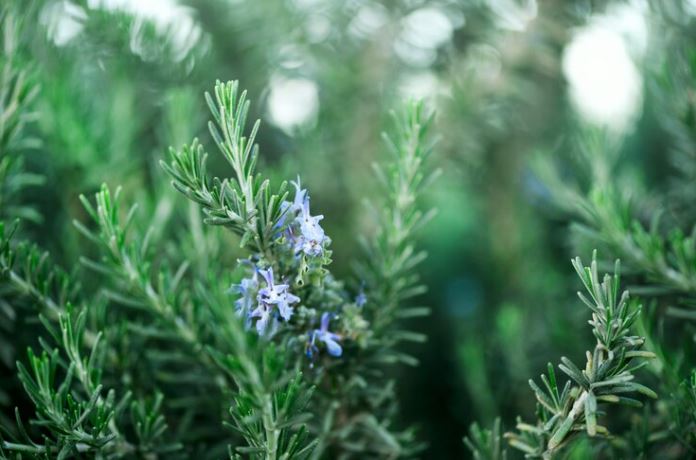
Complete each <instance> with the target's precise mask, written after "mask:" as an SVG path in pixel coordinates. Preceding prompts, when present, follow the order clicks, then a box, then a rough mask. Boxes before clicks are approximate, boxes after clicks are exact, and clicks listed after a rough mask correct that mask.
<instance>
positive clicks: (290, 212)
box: [230, 177, 357, 360]
mask: <svg viewBox="0 0 696 460" xmlns="http://www.w3.org/2000/svg"><path fill="white" fill-rule="evenodd" d="M292 184H293V185H294V187H295V197H294V199H293V201H284V202H283V203H282V204H281V211H282V213H283V214H282V217H281V219H280V221H279V222H278V223H277V224H276V228H277V229H278V230H279V232H278V233H277V238H278V240H279V242H280V246H278V247H280V248H283V247H284V248H286V249H287V251H288V253H289V254H291V257H290V259H291V260H290V261H286V263H283V262H280V267H285V269H284V270H283V273H285V274H287V272H288V271H290V272H293V271H295V270H297V271H299V272H302V268H298V266H297V263H298V261H299V263H300V265H299V267H302V266H304V265H303V264H304V263H305V262H304V261H306V260H308V259H307V258H311V259H312V260H315V261H318V263H319V264H320V265H323V264H325V263H326V261H322V260H323V259H320V258H321V257H322V256H325V255H327V253H326V250H327V247H328V245H329V244H330V239H329V238H328V237H327V236H326V234H325V233H324V229H323V228H322V227H321V225H320V224H319V222H320V221H321V220H322V219H323V216H320V215H319V216H312V215H311V213H310V210H309V194H308V193H307V190H306V189H303V188H302V186H301V183H300V179H299V177H298V178H297V181H296V182H295V181H293V182H292ZM282 252H283V250H282V249H281V251H280V259H281V260H282ZM276 255H279V254H276ZM242 263H244V264H248V265H250V266H251V271H252V273H251V275H250V276H248V277H246V278H243V279H242V280H241V281H240V282H239V284H235V285H233V286H232V288H231V289H230V292H232V293H234V294H237V295H238V298H237V300H236V301H235V309H236V311H237V314H238V315H240V316H241V317H243V318H245V320H246V321H247V323H246V324H247V328H251V327H252V326H255V327H256V331H257V332H258V334H259V335H261V336H264V337H271V336H273V335H275V334H276V332H278V330H279V328H280V325H281V323H286V324H287V323H288V322H289V321H290V319H291V318H292V317H293V314H294V313H295V308H296V307H297V306H298V304H299V303H300V300H301V299H300V297H298V296H297V295H295V294H293V293H292V292H291V291H290V289H291V286H290V284H288V283H286V282H285V281H281V280H277V279H276V278H275V276H274V272H273V266H268V268H260V267H259V263H258V260H257V262H252V261H251V260H246V261H243V262H242ZM261 266H265V264H261ZM325 276H330V275H328V272H326V273H325V275H324V276H323V277H322V279H323V280H324V281H322V283H320V286H323V287H322V288H321V289H326V285H325ZM282 279H283V280H284V279H287V278H282ZM329 290H331V289H329ZM356 301H357V300H356ZM334 316H335V315H334V314H333V313H329V312H324V313H323V314H322V315H321V321H320V326H319V328H313V327H312V326H310V332H309V334H306V333H305V337H308V338H307V345H306V354H307V356H308V357H309V358H310V359H312V360H313V359H314V358H315V356H316V355H317V353H318V352H319V347H318V344H319V343H323V344H324V345H325V346H326V349H327V352H328V354H329V355H331V356H335V357H338V356H341V355H342V353H343V349H342V347H341V345H340V344H339V342H340V340H341V335H339V334H336V333H334V332H331V331H329V323H330V321H331V319H332V318H333V317H334ZM298 323H299V324H298V326H299V328H300V329H304V330H305V331H306V328H307V325H306V323H303V322H302V320H299V321H298ZM298 332H300V333H302V330H300V331H298Z"/></svg>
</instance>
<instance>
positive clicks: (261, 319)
mask: <svg viewBox="0 0 696 460" xmlns="http://www.w3.org/2000/svg"><path fill="white" fill-rule="evenodd" d="M249 318H258V320H257V321H256V331H257V332H258V333H259V335H262V336H263V335H273V333H274V332H275V330H276V329H277V327H278V320H277V319H276V318H275V316H274V314H273V307H272V306H271V305H266V304H262V303H260V304H258V306H257V307H256V309H255V310H254V311H252V312H251V314H249ZM269 326H270V328H269Z"/></svg>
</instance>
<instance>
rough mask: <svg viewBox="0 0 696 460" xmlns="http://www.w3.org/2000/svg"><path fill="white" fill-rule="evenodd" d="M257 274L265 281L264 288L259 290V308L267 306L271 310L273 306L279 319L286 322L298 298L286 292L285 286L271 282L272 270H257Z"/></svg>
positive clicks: (286, 287) (286, 286)
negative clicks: (276, 309) (276, 308)
mask: <svg viewBox="0 0 696 460" xmlns="http://www.w3.org/2000/svg"><path fill="white" fill-rule="evenodd" d="M259 273H260V274H261V276H262V277H263V279H264V281H266V287H264V288H261V289H259V293H258V295H257V300H258V302H259V306H262V305H263V306H267V307H269V308H272V306H273V305H276V306H277V307H278V313H279V314H280V316H281V318H283V319H284V320H285V321H288V320H289V319H290V317H292V313H293V309H292V307H291V305H292V304H294V303H297V302H299V301H300V298H299V297H297V296H296V295H293V294H292V293H290V292H289V291H288V288H289V286H288V285H287V284H275V281H274V280H273V268H269V269H268V270H259Z"/></svg>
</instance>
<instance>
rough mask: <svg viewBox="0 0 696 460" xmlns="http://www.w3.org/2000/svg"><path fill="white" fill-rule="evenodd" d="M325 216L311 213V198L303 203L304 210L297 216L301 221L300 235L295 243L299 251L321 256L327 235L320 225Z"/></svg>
mask: <svg viewBox="0 0 696 460" xmlns="http://www.w3.org/2000/svg"><path fill="white" fill-rule="evenodd" d="M323 218H324V216H312V215H311V214H310V213H309V198H307V199H306V200H305V202H304V203H303V204H302V212H301V213H300V215H299V216H298V217H297V220H298V221H299V223H300V235H299V237H298V238H297V241H296V243H295V250H296V251H297V252H300V251H301V252H304V253H305V254H307V255H308V256H314V257H316V256H320V255H321V254H322V253H323V252H324V241H325V240H326V235H325V234H324V229H323V228H321V226H320V225H319V221H321V220H322V219H323Z"/></svg>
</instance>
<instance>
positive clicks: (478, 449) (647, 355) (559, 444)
mask: <svg viewBox="0 0 696 460" xmlns="http://www.w3.org/2000/svg"><path fill="white" fill-rule="evenodd" d="M573 266H574V268H575V270H576V272H577V274H578V276H579V277H580V280H581V281H582V284H583V286H584V287H585V290H586V291H587V295H586V294H583V293H582V292H578V296H579V297H580V299H581V300H582V302H583V303H584V304H585V305H586V306H587V307H588V308H589V309H590V311H591V312H592V319H591V320H590V321H589V324H590V325H591V326H592V334H593V335H594V337H595V339H596V344H595V346H594V350H592V351H589V350H588V351H587V352H586V362H585V366H584V368H583V369H581V368H580V367H578V366H577V365H576V364H575V363H573V361H571V360H570V359H568V358H566V357H562V358H561V363H560V364H559V365H558V368H559V369H560V370H561V371H562V372H563V373H564V374H566V375H567V376H568V377H569V380H568V381H566V383H565V384H563V385H561V384H560V383H559V381H558V380H557V378H556V372H555V370H554V367H553V365H551V364H550V363H549V365H548V373H547V374H546V375H544V374H542V375H541V382H542V385H539V384H538V383H537V382H535V381H534V380H531V379H530V380H529V385H530V387H531V388H532V390H533V392H534V396H535V398H536V401H537V420H536V421H535V422H534V423H526V422H523V421H522V420H521V419H518V422H517V432H511V433H507V434H505V437H506V438H507V439H508V442H509V443H510V445H511V446H512V447H514V448H516V449H519V450H521V451H522V452H524V453H525V456H526V457H527V458H545V459H546V458H555V457H557V456H558V454H559V452H560V451H561V450H562V449H563V448H564V447H566V446H568V445H569V444H570V443H571V442H572V441H573V440H574V439H577V438H578V437H579V436H580V435H581V434H582V433H585V434H586V435H587V436H589V437H602V438H606V437H608V436H609V431H608V429H607V428H606V427H605V426H604V425H601V424H599V423H598V416H599V415H600V414H602V412H601V411H600V410H599V407H600V404H607V405H615V404H623V405H627V406H632V407H642V402H641V401H640V400H638V399H635V398H633V397H632V396H633V395H634V394H642V395H645V396H648V397H651V398H657V394H655V392H654V391H653V390H651V389H649V388H648V387H646V386H645V385H642V384H640V383H638V382H635V372H636V371H637V370H638V369H640V368H642V367H644V366H646V365H647V364H648V362H649V361H648V360H649V359H652V358H655V354H654V353H652V352H650V351H645V350H643V349H642V348H643V345H644V343H645V338H643V337H639V336H636V335H633V334H632V333H631V327H632V326H633V325H634V323H635V322H636V320H637V318H638V316H639V315H640V311H641V307H640V306H638V305H635V303H633V302H631V301H630V300H629V295H628V291H623V293H621V294H620V292H621V291H620V275H619V262H618V261H617V262H616V266H615V269H614V275H613V276H611V275H609V274H606V275H604V278H603V279H601V280H600V277H599V274H598V270H597V259H596V253H595V254H593V256H592V263H591V264H590V266H589V267H586V266H583V264H582V261H581V260H580V258H576V259H575V260H573ZM499 423H500V422H499V421H496V425H495V426H494V428H493V431H492V432H482V431H481V430H480V429H479V428H478V427H476V426H475V427H473V428H472V434H471V438H468V439H466V440H465V441H466V443H467V445H468V446H469V448H470V449H471V450H472V452H473V453H474V456H476V457H477V458H499V457H500V455H501V454H500V445H499V440H500V433H499V432H500V428H499Z"/></svg>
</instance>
